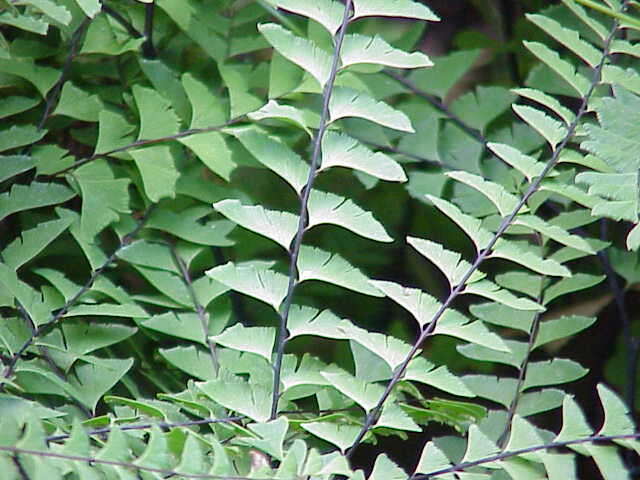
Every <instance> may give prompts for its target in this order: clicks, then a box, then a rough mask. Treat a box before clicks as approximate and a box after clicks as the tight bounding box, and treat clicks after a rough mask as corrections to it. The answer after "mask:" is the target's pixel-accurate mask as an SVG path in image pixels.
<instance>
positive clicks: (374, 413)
mask: <svg viewBox="0 0 640 480" xmlns="http://www.w3.org/2000/svg"><path fill="white" fill-rule="evenodd" d="M617 29H618V23H617V22H614V24H613V26H612V28H611V31H610V33H609V36H608V37H607V40H606V41H605V44H604V49H603V53H602V58H601V59H600V62H599V63H598V65H597V66H596V67H595V69H594V73H593V78H592V79H591V82H590V85H589V89H588V90H587V92H586V93H585V94H584V96H583V97H582V101H581V102H580V108H579V109H578V113H577V114H576V118H575V119H574V120H573V122H571V124H570V125H569V127H568V128H567V133H566V134H565V136H564V138H563V139H562V141H561V142H560V144H559V145H558V146H557V147H556V149H555V150H554V151H553V154H552V156H551V159H550V160H549V162H548V163H547V165H545V167H544V169H543V170H542V172H541V173H540V176H538V177H537V178H536V179H535V180H533V181H532V182H531V184H530V185H529V188H527V191H526V192H525V193H524V195H523V196H522V198H521V199H520V201H519V202H518V203H517V205H516V206H515V208H514V209H513V211H512V212H511V213H510V214H509V215H507V216H506V217H505V218H503V219H502V222H501V223H500V226H499V227H498V229H497V231H496V232H495V234H494V235H493V237H492V238H491V240H490V241H489V243H488V244H487V245H486V246H485V247H484V248H483V249H482V250H481V251H480V252H478V255H477V256H476V259H475V260H474V262H473V264H472V265H471V267H469V269H468V270H467V271H466V272H465V274H464V275H463V276H462V278H461V280H460V282H459V283H458V285H456V287H455V288H453V290H452V291H451V292H450V293H449V296H448V297H447V299H446V300H445V301H444V303H443V304H442V305H441V306H440V308H439V309H438V311H437V312H436V313H435V314H434V315H433V317H432V318H431V321H430V322H429V323H428V324H427V325H428V326H427V327H426V328H424V327H422V330H421V332H420V335H419V336H418V339H417V340H416V342H415V344H414V345H413V346H412V347H411V350H410V351H409V354H408V355H407V356H406V357H405V358H404V360H403V361H402V362H401V363H400V364H399V365H398V366H397V367H396V369H395V371H394V372H393V376H392V377H391V380H390V381H389V383H388V384H387V386H386V388H385V390H384V392H383V393H382V395H381V396H380V399H379V400H378V402H377V403H376V406H375V407H374V408H373V409H372V410H370V411H369V413H368V414H367V416H366V418H365V421H364V425H363V426H362V428H361V429H360V432H359V433H358V435H357V436H356V438H355V440H354V441H353V443H352V444H351V446H350V447H349V450H348V452H347V454H346V456H347V457H351V456H352V455H353V453H354V451H355V450H356V448H357V447H358V446H359V445H360V443H361V442H362V440H363V439H364V437H365V435H366V434H367V433H368V432H369V430H370V429H371V427H373V426H374V425H375V423H376V421H377V419H378V417H379V416H380V413H381V411H382V407H383V405H384V403H385V402H386V401H387V399H388V398H389V395H390V394H391V392H392V391H393V389H394V387H395V386H396V385H397V384H398V382H400V380H401V379H402V377H403V375H404V373H405V371H406V369H407V367H408V366H409V363H410V362H411V360H412V359H413V357H414V356H415V355H416V353H417V352H418V350H420V348H421V347H422V344H423V343H424V342H425V340H426V339H427V338H429V337H430V336H431V335H433V332H434V331H435V329H436V326H437V324H438V321H439V320H440V318H441V317H442V315H444V313H445V312H446V311H447V309H448V308H449V307H450V306H451V304H452V303H453V301H454V300H455V299H456V298H457V297H458V296H459V295H460V294H461V293H463V292H464V289H465V288H466V284H467V282H468V281H469V279H470V278H471V276H472V275H473V274H474V273H475V271H476V270H478V268H480V265H482V263H483V262H484V261H485V260H486V259H487V258H489V257H490V256H491V250H492V249H493V247H494V246H495V245H496V243H497V242H498V240H499V239H500V238H501V237H502V235H504V233H505V232H506V231H507V229H508V228H509V227H510V226H511V224H512V223H513V220H514V219H515V217H516V216H517V215H518V213H519V212H520V210H521V209H522V207H524V206H525V205H526V203H527V202H528V201H529V199H530V198H531V196H532V195H533V194H534V193H536V192H537V191H538V189H539V188H540V185H541V184H542V181H543V180H544V179H545V178H546V176H547V175H548V174H549V172H550V171H551V170H552V169H553V168H554V167H555V166H556V164H557V163H558V160H559V159H560V153H561V152H562V151H563V150H564V148H565V147H566V146H567V144H568V143H569V141H570V140H571V137H573V135H574V133H575V131H576V128H577V127H578V123H579V122H580V120H581V119H582V117H583V116H584V114H585V113H586V111H587V107H588V104H589V99H590V98H591V95H593V92H594V90H595V88H596V86H597V85H598V84H599V83H600V80H601V78H602V68H603V67H604V64H605V62H606V61H607V58H609V52H610V46H611V42H612V40H613V39H614V37H615V34H616V31H617Z"/></svg>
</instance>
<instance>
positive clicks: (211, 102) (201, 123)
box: [181, 72, 227, 138]
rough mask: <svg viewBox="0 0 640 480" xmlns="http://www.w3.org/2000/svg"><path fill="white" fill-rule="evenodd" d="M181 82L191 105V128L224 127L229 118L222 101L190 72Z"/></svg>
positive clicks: (183, 76)
mask: <svg viewBox="0 0 640 480" xmlns="http://www.w3.org/2000/svg"><path fill="white" fill-rule="evenodd" d="M181 80H182V86H183V88H184V91H185V93H186V94H187V97H188V98H189V102H190V103H191V125H190V126H189V128H207V127H213V126H216V125H223V124H224V123H225V121H226V120H227V118H226V113H225V109H224V106H223V104H222V101H221V99H220V98H219V97H218V96H217V95H215V94H214V93H213V92H212V91H211V90H210V89H209V88H208V87H207V85H206V84H204V83H203V82H201V81H200V80H198V79H197V78H196V77H194V76H193V75H192V74H191V73H189V72H187V73H185V74H184V75H182V79H181ZM187 138H188V137H187Z"/></svg>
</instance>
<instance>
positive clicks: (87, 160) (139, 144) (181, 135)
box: [45, 115, 244, 178]
mask: <svg viewBox="0 0 640 480" xmlns="http://www.w3.org/2000/svg"><path fill="white" fill-rule="evenodd" d="M242 118H244V115H241V116H239V117H235V118H232V119H231V120H228V121H226V122H225V123H223V124H222V125H213V126H211V127H203V128H188V129H186V130H183V131H181V132H178V133H176V134H174V135H167V136H166V137H158V138H149V139H146V138H143V139H140V140H136V141H135V142H131V143H128V144H126V145H123V146H122V147H117V148H114V149H112V150H109V151H108V152H104V153H94V154H93V155H91V156H89V157H86V158H81V159H80V160H78V161H77V162H74V163H73V164H72V165H69V166H68V167H66V168H63V169H61V170H58V171H57V172H54V173H51V174H49V175H46V176H45V178H53V177H57V176H58V175H62V174H63V173H67V172H69V171H71V170H75V169H76V168H78V167H81V166H82V165H85V164H87V163H90V162H93V161H94V160H97V159H98V158H107V157H110V156H111V155H113V154H115V153H120V152H126V151H127V150H131V149H134V148H138V147H146V146H148V145H155V144H157V143H165V142H171V141H173V140H178V139H179V138H184V137H189V136H191V135H197V134H198V133H207V132H214V131H216V130H222V129H223V128H225V127H228V126H229V125H233V124H234V123H237V122H239V121H240V120H241V119H242Z"/></svg>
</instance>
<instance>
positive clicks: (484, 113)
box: [451, 87, 515, 131]
mask: <svg viewBox="0 0 640 480" xmlns="http://www.w3.org/2000/svg"><path fill="white" fill-rule="evenodd" d="M514 100H515V95H514V94H513V93H511V92H510V91H509V90H507V89H506V88H503V87H478V88H477V89H476V90H475V91H471V92H467V93H465V94H464V95H462V96H461V97H460V98H458V99H456V100H455V102H453V103H452V104H451V111H452V112H453V113H455V114H456V115H459V116H460V117H462V118H464V121H465V123H467V124H468V125H469V126H470V127H473V128H477V129H478V130H480V131H484V130H485V129H486V127H487V126H488V125H489V124H490V123H491V122H492V121H493V120H495V119H496V118H498V117H499V116H500V115H501V114H502V113H504V112H505V111H507V110H508V108H509V106H510V105H511V104H512V103H513V101H514Z"/></svg>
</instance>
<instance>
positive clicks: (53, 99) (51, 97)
mask: <svg viewBox="0 0 640 480" xmlns="http://www.w3.org/2000/svg"><path fill="white" fill-rule="evenodd" d="M89 23H91V20H89V19H88V18H85V19H84V20H83V21H82V23H81V24H80V26H79V27H78V28H76V30H75V32H73V35H72V36H71V43H70V46H69V55H67V58H66V60H65V61H64V65H63V66H62V71H61V72H60V77H59V78H58V81H57V82H56V83H55V85H54V86H53V88H52V89H51V90H49V93H47V96H46V102H45V107H44V112H43V113H42V117H40V121H39V122H38V130H42V129H43V128H44V125H45V123H47V120H48V118H49V115H51V111H52V110H53V109H54V108H55V106H56V105H57V103H58V98H59V97H60V92H61V91H62V86H63V85H64V83H65V82H66V81H67V77H68V76H69V70H71V64H72V63H73V59H74V58H75V56H76V54H77V53H78V48H79V47H80V39H81V38H82V35H84V32H85V30H86V29H87V27H88V26H89Z"/></svg>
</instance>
